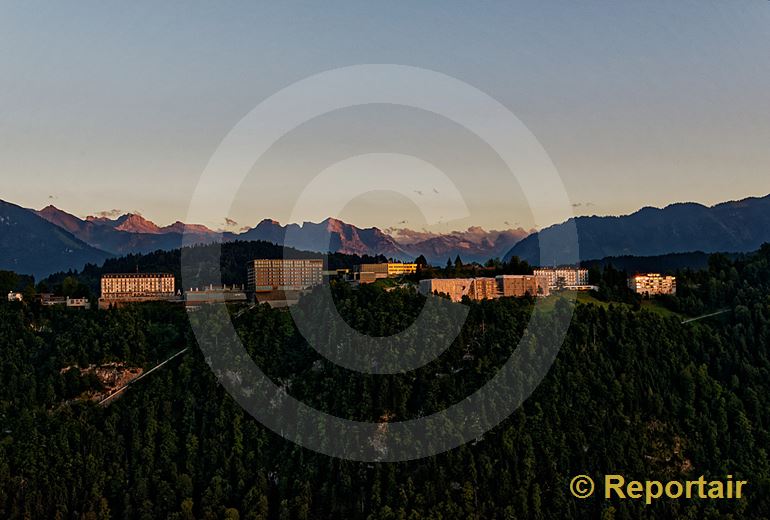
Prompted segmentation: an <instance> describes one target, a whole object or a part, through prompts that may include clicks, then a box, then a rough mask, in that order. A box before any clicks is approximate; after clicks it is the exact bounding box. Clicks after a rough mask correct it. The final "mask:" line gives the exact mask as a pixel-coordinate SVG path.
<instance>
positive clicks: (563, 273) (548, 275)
mask: <svg viewBox="0 0 770 520" xmlns="http://www.w3.org/2000/svg"><path fill="white" fill-rule="evenodd" d="M533 275H534V276H536V277H537V278H541V279H542V280H543V281H542V282H541V283H542V284H543V285H547V286H548V288H549V289H563V288H565V287H572V288H576V287H581V286H587V285H588V269H583V268H580V267H555V268H542V269H535V271H534V273H533Z"/></svg>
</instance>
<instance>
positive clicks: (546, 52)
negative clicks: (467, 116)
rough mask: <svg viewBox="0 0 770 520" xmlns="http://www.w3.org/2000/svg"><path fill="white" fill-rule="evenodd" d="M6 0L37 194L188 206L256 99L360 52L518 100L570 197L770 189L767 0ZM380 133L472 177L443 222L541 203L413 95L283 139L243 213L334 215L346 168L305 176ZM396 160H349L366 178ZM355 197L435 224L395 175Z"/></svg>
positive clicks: (136, 207)
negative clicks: (308, 192)
mask: <svg viewBox="0 0 770 520" xmlns="http://www.w3.org/2000/svg"><path fill="white" fill-rule="evenodd" d="M543 4H547V5H543ZM2 13H3V14H2V16H1V17H0V48H2V49H3V52H2V53H0V71H2V72H0V172H2V173H1V175H2V180H3V183H2V189H0V199H3V200H7V201H11V202H14V203H17V204H20V205H23V206H27V207H33V208H41V207H43V206H46V205H48V204H51V203H52V204H54V205H56V206H58V207H60V208H62V209H65V210H67V211H70V212H72V213H75V214H77V215H80V216H85V215H88V214H94V213H97V212H100V211H109V210H113V209H115V210H119V211H140V212H141V213H142V214H143V215H145V216H146V217H148V218H151V219H152V220H154V221H156V222H158V223H159V224H167V223H169V222H172V221H174V220H177V219H184V217H185V215H186V214H187V209H188V205H189V202H190V199H191V195H192V193H193V190H194V188H195V186H196V184H197V181H198V179H199V178H200V176H201V173H202V172H203V170H204V169H205V167H206V165H207V163H208V160H209V158H210V157H211V156H212V154H213V153H214V151H215V150H216V149H217V147H218V146H219V144H220V143H221V141H222V140H223V138H224V137H225V136H226V135H227V133H228V132H229V131H230V130H231V129H232V128H233V127H234V126H235V125H236V124H237V123H238V121H240V120H241V119H242V118H243V117H244V116H245V115H246V114H247V113H249V112H250V111H251V110H252V109H253V108H254V107H255V106H257V105H258V104H259V103H260V102H261V101H263V100H264V99H265V98H267V97H268V96H270V95H271V94H273V93H275V92H277V91H279V90H280V89H282V88H284V87H286V86H288V85H291V84H292V83H294V82H296V81H298V80H301V79H302V78H305V77H308V76H310V75H313V74H316V73H319V72H322V71H325V70H329V69H334V68H337V67H342V66H347V65H354V64H363V63H397V64H404V65H411V66H416V67H423V68H426V69H430V70H434V71H438V72H441V73H444V74H448V75H450V76H453V77H456V78H458V79H460V80H462V81H464V82H466V83H468V84H470V85H472V86H474V87H476V88H478V89H480V90H482V91H483V92H486V93H487V94H489V95H490V96H492V97H494V98H495V99H497V100H498V101H500V102H501V103H503V104H504V105H505V106H506V107H507V108H508V109H509V110H511V111H512V112H513V113H514V114H516V116H518V118H520V119H521V121H523V122H524V123H525V124H526V125H527V127H528V128H529V129H530V130H531V131H532V132H533V134H534V135H535V136H536V137H537V139H538V140H539V141H540V143H541V144H542V145H543V147H544V148H545V149H546V151H547V152H548V154H549V156H550V157H551V159H552V160H553V162H554V164H555V165H556V167H557V168H558V171H559V172H560V174H561V177H562V179H563V181H564V185H565V187H566V189H567V193H568V195H569V197H570V199H571V202H572V203H573V204H574V205H575V206H574V210H575V213H576V214H620V213H627V212H631V211H634V210H636V209H638V208H639V207H642V206H648V205H653V206H662V205H665V204H668V203H671V202H675V201H697V202H702V203H706V204H713V203H716V202H720V201H724V200H730V199H737V198H743V197H746V196H763V195H766V194H768V193H770V95H769V94H768V93H770V3H769V2H766V1H765V0H743V1H741V2H724V1H714V2H709V1H703V0H699V1H677V2H671V1H668V0H666V1H645V2H616V1H606V2H593V1H585V2H582V1H581V2H574V1H559V2H556V1H553V2H547V3H546V2H539V1H538V2H515V3H512V2H500V3H496V2H489V3H483V4H482V3H476V2H442V3H432V4H430V5H429V3H427V2H425V3H420V2H402V3H395V2H387V3H371V4H366V3H364V2H358V1H356V2H346V3H343V2H334V3H321V2H307V3H300V2H274V3H273V5H267V6H257V5H254V3H253V2H249V3H246V2H243V3H238V2H221V3H219V2H217V3H214V2H200V3H195V2H154V1H152V2H150V1H148V2H144V1H134V2H123V3H118V2H103V1H99V2H96V1H94V2H86V1H82V2H48V3H36V2H3V9H2ZM373 152H389V153H403V154H409V155H416V156H423V157H424V158H425V159H426V160H429V161H430V162H431V163H432V164H433V165H435V166H438V167H440V168H441V169H442V170H444V171H445V172H446V174H447V175H448V176H449V177H450V178H451V179H452V181H453V182H454V183H455V184H456V185H457V186H458V188H459V189H460V192H461V193H462V194H463V196H464V197H465V198H466V200H467V202H468V207H469V208H470V211H471V214H470V215H468V216H467V217H466V218H463V219H459V220H454V221H447V222H442V223H440V224H435V225H433V226H431V227H430V229H434V230H442V231H444V230H448V229H462V228H466V227H468V226H469V225H473V224H476V225H481V226H483V227H485V228H488V229H501V228H508V227H517V226H522V227H525V228H528V227H529V226H531V225H532V224H533V222H532V219H531V215H530V212H529V211H528V209H527V206H526V202H525V200H524V197H523V195H522V193H521V190H520V189H519V188H518V185H517V184H516V183H515V182H513V181H510V180H509V179H507V177H506V176H505V174H504V167H503V165H502V164H501V162H500V160H499V158H498V157H497V156H495V154H494V153H491V152H490V149H489V148H488V146H485V144H484V143H483V142H479V140H478V139H477V138H476V137H475V136H474V135H471V134H469V133H468V132H467V131H466V130H465V129H463V128H462V127H459V126H457V125H455V124H454V123H451V122H448V121H444V120H442V119H441V118H439V117H436V116H435V115H432V114H426V113H422V112H420V111H418V110H415V109H406V108H403V107H382V106H379V107H373V106H368V107H359V108H354V109H345V110H341V111H339V112H335V113H332V114H329V115H328V116H325V117H322V118H319V119H318V120H313V121H309V122H308V123H307V124H306V125H303V126H302V127H300V128H298V129H296V130H295V131H293V132H291V133H290V134H288V135H287V136H286V137H285V139H282V140H281V141H280V142H279V143H277V144H276V146H275V147H274V148H273V149H271V151H270V152H269V153H268V154H266V155H265V156H264V157H263V158H262V160H260V161H259V162H258V163H257V164H256V165H255V167H254V169H253V171H252V174H251V175H250V176H249V179H248V180H247V182H245V183H244V185H243V187H242V189H241V191H240V192H239V194H238V197H237V198H236V200H235V202H234V204H233V206H232V210H231V211H230V215H228V217H229V218H231V219H232V220H233V221H235V222H237V224H232V227H233V228H237V227H240V226H245V225H254V224H256V223H257V222H258V221H259V220H261V219H262V218H274V219H276V220H280V221H286V219H288V218H289V217H290V215H294V218H295V219H296V220H305V219H307V220H318V219H319V218H323V216H325V214H324V200H325V198H324V197H325V196H327V195H329V194H332V193H333V192H334V190H335V186H334V184H333V183H329V184H327V187H326V188H325V189H326V190H328V193H325V192H324V189H321V190H319V193H318V197H317V200H316V202H317V204H315V206H313V207H310V206H308V207H305V208H300V209H299V210H298V211H293V206H294V202H295V200H296V199H297V197H298V195H299V192H300V191H301V190H302V188H303V187H304V186H306V185H308V183H309V182H310V180H312V178H313V177H314V176H315V175H316V174H318V173H319V171H320V170H322V169H324V168H327V167H329V166H331V165H333V164H334V163H335V162H337V161H342V160H344V159H345V158H346V156H347V155H354V154H360V153H373ZM359 167H360V165H359ZM389 167H393V164H389V163H387V162H386V163H383V164H375V163H372V164H371V165H370V167H368V168H360V171H353V172H347V173H346V174H347V175H349V176H352V177H351V178H354V179H359V181H360V182H364V183H365V182H366V179H367V176H375V175H384V174H386V173H387V168H389ZM409 174H410V175H420V174H421V172H420V170H419V167H418V166H415V170H414V171H410V172H409ZM339 216H341V217H343V218H344V219H345V220H347V221H350V222H352V223H354V224H358V225H377V226H380V227H382V228H388V227H398V226H402V225H406V226H409V227H415V228H420V227H422V225H423V224H424V222H421V221H420V218H421V217H420V214H419V211H418V210H417V208H416V207H415V205H414V204H412V203H410V202H408V201H407V200H406V199H405V198H404V197H403V196H394V195H387V194H383V193H373V194H371V195H369V196H366V197H363V198H360V199H356V200H353V201H351V202H350V204H349V205H348V206H347V207H346V209H345V210H344V212H343V213H342V214H340V215H339ZM554 218H556V217H554ZM224 219H225V215H221V216H212V217H211V218H210V220H209V221H208V222H203V223H205V224H207V225H210V226H221V225H222V224H223V223H224Z"/></svg>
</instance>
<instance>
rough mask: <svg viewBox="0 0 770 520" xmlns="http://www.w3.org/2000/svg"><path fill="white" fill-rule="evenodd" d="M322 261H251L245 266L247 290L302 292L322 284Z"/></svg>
mask: <svg viewBox="0 0 770 520" xmlns="http://www.w3.org/2000/svg"><path fill="white" fill-rule="evenodd" d="M323 268H324V266H323V260H322V259H309V260H299V259H279V260H268V259H259V260H252V261H251V262H249V264H248V266H247V271H248V272H247V281H248V289H249V291H251V292H255V293H266V292H272V291H302V290H305V289H308V288H310V287H313V286H314V285H320V284H321V283H323Z"/></svg>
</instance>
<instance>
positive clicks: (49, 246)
mask: <svg viewBox="0 0 770 520" xmlns="http://www.w3.org/2000/svg"><path fill="white" fill-rule="evenodd" d="M110 256H111V255H110V254H109V253H107V252H105V251H101V250H99V249H97V248H95V247H92V246H90V245H89V244H87V243H85V242H84V241H82V240H80V239H78V238H77V237H76V236H75V235H73V234H72V233H71V232H69V231H67V229H66V228H64V227H59V226H58V225H54V224H52V223H50V222H48V221H47V220H45V219H43V218H41V217H40V216H38V215H37V214H36V213H35V212H34V211H32V210H29V209H25V208H22V207H20V206H17V205H15V204H11V203H9V202H5V201H2V200H0V269H6V270H10V271H15V272H17V273H20V274H31V275H34V276H35V278H37V279H40V278H41V277H43V276H45V275H48V274H49V273H51V272H54V271H68V270H70V269H73V270H76V269H81V268H82V267H83V266H84V265H85V264H86V263H99V264H101V263H102V262H104V260H105V259H107V258H109V257H110Z"/></svg>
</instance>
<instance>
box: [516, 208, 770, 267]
mask: <svg viewBox="0 0 770 520" xmlns="http://www.w3.org/2000/svg"><path fill="white" fill-rule="evenodd" d="M572 223H574V225H575V227H576V228H577V234H578V242H579V248H580V252H579V254H580V259H581V260H594V259H601V258H605V257H609V256H626V255H632V256H654V255H663V254H667V253H684V252H689V251H703V252H705V253H713V252H718V251H729V252H748V251H754V250H756V249H758V248H759V246H761V245H762V244H763V243H764V242H770V195H768V196H766V197H762V198H747V199H743V200H740V201H733V202H724V203H722V204H717V205H715V206H711V207H707V206H703V205H701V204H695V203H680V204H672V205H670V206H666V207H665V208H662V209H659V208H651V207H646V208H642V209H640V210H639V211H637V212H635V213H632V214H630V215H623V216H620V217H597V216H593V217H577V218H574V219H570V220H569V221H567V222H566V223H562V224H557V225H554V226H550V227H548V228H545V229H543V230H541V231H540V232H539V233H535V234H532V235H530V236H528V237H527V238H525V239H523V240H522V241H521V242H519V243H518V244H516V245H515V246H514V247H513V248H511V250H510V251H509V252H508V254H507V255H506V258H510V257H511V256H518V257H519V258H521V259H522V260H526V261H527V262H530V263H531V264H533V265H544V264H545V265H550V264H552V263H554V262H555V263H564V259H565V258H570V257H574V253H575V252H574V251H570V250H569V249H568V248H567V247H566V246H565V247H564V248H563V249H562V250H560V251H557V252H556V255H555V256H554V257H553V258H543V259H541V258H540V251H539V246H538V245H539V241H540V238H541V237H543V238H544V239H546V238H547V239H549V241H551V242H553V241H554V238H555V237H558V236H559V235H560V234H562V233H564V231H565V229H566V226H568V225H572Z"/></svg>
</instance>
